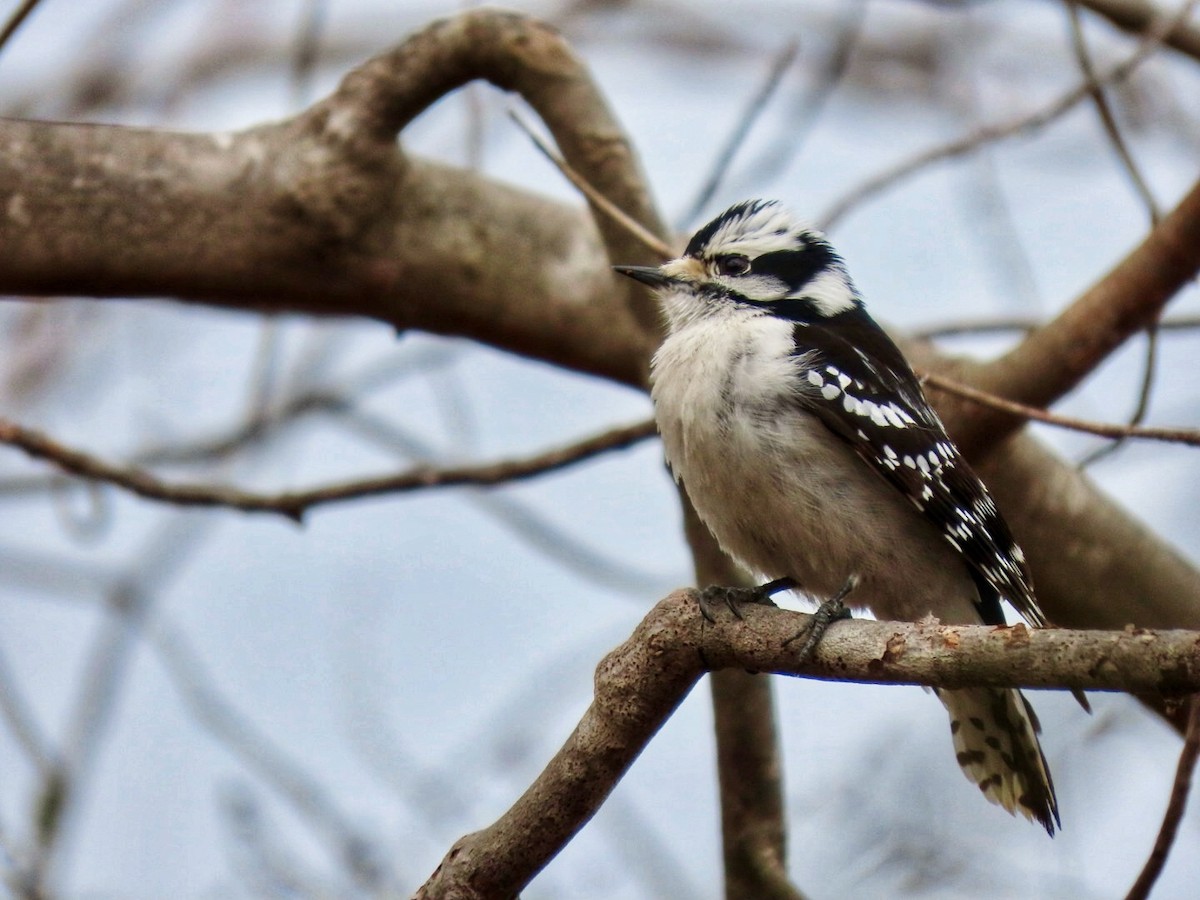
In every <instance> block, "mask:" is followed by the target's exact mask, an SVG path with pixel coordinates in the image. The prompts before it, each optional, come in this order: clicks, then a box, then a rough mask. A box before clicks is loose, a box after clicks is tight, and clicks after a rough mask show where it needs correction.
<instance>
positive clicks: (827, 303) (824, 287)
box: [786, 267, 858, 316]
mask: <svg viewBox="0 0 1200 900" xmlns="http://www.w3.org/2000/svg"><path fill="white" fill-rule="evenodd" d="M786 299H789V300H792V299H794V300H809V301H811V302H812V304H813V306H815V307H816V308H817V312H819V313H820V314H821V315H823V316H836V315H837V314H838V313H844V312H846V311H847V310H851V309H853V308H854V306H855V304H857V303H858V293H857V292H856V291H855V290H854V285H853V284H851V283H850V279H849V277H848V276H847V275H846V273H845V272H844V271H842V270H841V268H840V267H834V268H830V269H826V270H825V271H824V272H822V273H821V274H820V275H818V276H817V277H816V278H814V279H813V280H812V281H810V282H809V283H808V284H806V285H804V287H803V288H801V289H800V290H799V291H797V292H796V293H795V294H792V295H791V296H790V297H788V298H786Z"/></svg>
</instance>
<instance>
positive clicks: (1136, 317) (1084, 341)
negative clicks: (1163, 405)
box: [942, 182, 1200, 456]
mask: <svg viewBox="0 0 1200 900" xmlns="http://www.w3.org/2000/svg"><path fill="white" fill-rule="evenodd" d="M1197 272H1200V182H1197V183H1196V184H1195V185H1194V186H1193V187H1192V189H1191V191H1189V192H1188V194H1187V195H1186V196H1185V197H1184V198H1183V200H1181V201H1180V203H1179V205H1178V206H1176V207H1175V209H1174V210H1172V211H1171V212H1170V213H1169V214H1168V215H1167V216H1166V217H1165V218H1164V219H1163V220H1162V221H1161V222H1160V223H1159V224H1158V226H1157V227H1155V228H1154V229H1153V230H1151V232H1150V234H1149V235H1147V237H1146V239H1145V240H1144V241H1142V243H1141V244H1140V245H1139V246H1138V247H1136V248H1135V249H1134V250H1133V251H1131V252H1130V253H1129V255H1128V256H1126V257H1125V258H1124V259H1123V260H1121V262H1119V263H1118V264H1117V265H1116V266H1115V267H1114V268H1113V269H1112V270H1111V271H1110V272H1108V274H1106V275H1105V276H1104V277H1102V278H1101V279H1100V280H1099V281H1097V282H1096V283H1095V284H1094V285H1093V286H1092V287H1091V288H1089V289H1088V290H1087V291H1085V292H1084V293H1083V295H1082V296H1080V297H1079V298H1078V299H1076V300H1075V301H1074V302H1073V303H1071V305H1070V306H1068V307H1067V308H1066V309H1065V310H1063V312H1062V313H1060V314H1059V315H1058V317H1057V318H1055V319H1053V320H1052V321H1050V322H1048V323H1047V324H1045V325H1043V326H1041V327H1040V328H1037V329H1035V330H1034V331H1033V332H1031V333H1030V334H1029V335H1028V336H1027V337H1026V338H1025V339H1024V340H1022V341H1021V343H1020V344H1018V345H1017V346H1016V347H1014V348H1013V349H1012V350H1010V351H1009V352H1008V353H1006V354H1005V355H1004V356H1001V357H1000V358H999V359H996V360H994V361H993V362H990V363H986V364H974V365H969V364H960V366H959V370H958V371H957V372H948V373H947V374H950V375H951V377H953V378H955V379H956V380H958V381H961V382H965V383H967V384H969V385H971V386H973V387H975V388H977V389H978V390H981V391H983V392H984V393H987V394H994V395H996V396H998V397H1003V398H1005V399H1008V400H1013V401H1016V402H1018V403H1022V404H1024V405H1025V406H1031V407H1048V406H1050V405H1051V404H1052V403H1053V402H1054V401H1055V400H1057V399H1058V398H1059V397H1061V396H1063V395H1064V394H1066V393H1067V392H1069V391H1070V390H1072V389H1073V388H1074V387H1076V386H1077V385H1078V384H1079V383H1080V382H1081V381H1082V380H1083V379H1084V378H1085V377H1086V376H1087V375H1088V374H1090V373H1091V372H1092V370H1094V369H1095V368H1096V366H1097V365H1099V364H1100V363H1101V362H1102V361H1103V360H1104V359H1106V358H1107V357H1108V355H1109V354H1111V353H1112V352H1113V351H1114V350H1116V349H1117V348H1118V347H1120V346H1121V344H1123V343H1124V342H1125V341H1126V340H1128V339H1129V337H1130V336H1131V335H1134V334H1136V333H1137V332H1139V331H1141V330H1143V329H1145V328H1146V326H1147V325H1150V324H1151V323H1153V322H1154V320H1155V319H1156V318H1157V317H1158V316H1159V314H1160V313H1161V312H1162V309H1163V307H1164V306H1165V305H1166V304H1167V302H1168V301H1169V300H1170V299H1171V298H1172V297H1174V296H1175V295H1176V293H1178V292H1179V290H1180V289H1182V288H1183V287H1184V286H1185V285H1187V284H1188V283H1189V282H1190V281H1191V280H1192V279H1193V278H1195V277H1196V274H1197ZM946 368H947V367H945V366H943V367H942V369H943V371H945V369H946ZM964 412H965V411H962V410H959V411H958V412H957V415H962V417H963V419H964V426H965V427H963V428H962V429H959V430H955V431H954V437H955V440H956V441H958V442H959V445H960V446H961V447H962V449H963V450H964V451H965V452H966V453H967V455H968V456H970V455H971V454H972V453H978V452H980V451H981V450H982V449H983V448H984V447H989V446H995V445H996V444H997V443H998V442H999V441H1000V440H1002V439H1003V438H1004V437H1005V436H1006V435H1009V434H1011V433H1012V432H1013V431H1014V430H1015V429H1016V428H1018V427H1020V425H1021V423H1022V420H1021V419H1019V418H1016V417H1014V416H1013V415H1011V414H1010V413H1005V412H1000V411H998V410H990V411H989V410H981V409H979V408H976V409H974V410H972V411H970V412H965V414H964ZM950 415H951V417H952V418H953V417H954V416H955V414H950Z"/></svg>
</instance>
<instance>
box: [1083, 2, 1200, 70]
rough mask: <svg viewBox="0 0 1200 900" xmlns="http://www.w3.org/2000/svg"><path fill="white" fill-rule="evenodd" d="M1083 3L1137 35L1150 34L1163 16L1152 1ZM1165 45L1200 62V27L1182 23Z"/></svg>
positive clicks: (1173, 30) (1172, 32) (1165, 41)
mask: <svg viewBox="0 0 1200 900" xmlns="http://www.w3.org/2000/svg"><path fill="white" fill-rule="evenodd" d="M1079 3H1080V4H1081V5H1082V6H1086V7H1087V8H1088V9H1090V10H1091V11H1092V12H1094V13H1097V14H1099V15H1101V16H1104V18H1106V19H1108V20H1109V21H1110V22H1112V23H1113V24H1114V25H1116V26H1117V27H1118V28H1121V29H1124V30H1125V31H1130V32H1133V33H1134V34H1144V33H1145V32H1147V31H1149V30H1150V29H1151V28H1152V27H1153V26H1154V22H1155V20H1158V19H1161V18H1162V15H1163V13H1162V11H1161V9H1160V8H1159V7H1158V6H1156V5H1155V4H1153V3H1150V2H1148V0H1079ZM1163 43H1164V44H1166V45H1167V46H1168V47H1173V48H1174V49H1176V50H1178V51H1179V52H1180V53H1186V54H1187V55H1188V56H1191V57H1194V58H1196V59H1200V28H1197V27H1196V26H1195V25H1189V24H1187V23H1186V22H1180V23H1179V25H1178V26H1177V27H1176V28H1174V29H1172V30H1171V31H1170V32H1169V33H1168V34H1167V36H1166V37H1165V38H1164V39H1163Z"/></svg>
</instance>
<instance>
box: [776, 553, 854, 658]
mask: <svg viewBox="0 0 1200 900" xmlns="http://www.w3.org/2000/svg"><path fill="white" fill-rule="evenodd" d="M858 580H859V579H858V575H851V576H850V577H849V578H847V579H846V583H845V584H843V585H842V587H841V589H840V590H838V592H837V593H836V594H834V595H833V596H832V597H830V598H829V599H828V600H825V601H824V602H822V603H821V605H820V606H818V607H817V611H816V612H815V613H813V614H812V615H811V616H809V619H808V621H807V622H805V623H804V627H803V628H801V629H800V630H799V631H797V632H796V633H795V634H793V635H792V636H791V637H790V638H788V639H787V640H786V641H784V642H783V646H785V647H786V646H788V645H789V644H791V643H793V642H795V641H798V640H800V638H804V643H803V644H802V645H801V647H800V652H799V654H798V655H797V659H796V661H797V662H801V663H805V662H808V661H809V660H810V659H811V658H812V655H813V654H814V653H815V652H816V651H817V645H818V644H820V643H821V638H823V637H825V632H826V630H828V628H829V626H830V625H832V624H833V623H834V622H836V621H838V620H839V619H849V618H850V610H849V608H848V607H847V606H846V597H847V596H849V594H850V592H851V591H853V590H854V589H855V588H856V587H858Z"/></svg>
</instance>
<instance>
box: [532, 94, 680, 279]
mask: <svg viewBox="0 0 1200 900" xmlns="http://www.w3.org/2000/svg"><path fill="white" fill-rule="evenodd" d="M508 116H509V118H510V119H512V120H513V121H514V122H515V123H516V124H517V127H518V128H520V129H521V130H522V131H524V132H525V134H526V135H528V136H529V139H530V140H531V141H533V145H534V146H535V147H537V148H538V150H540V151H541V153H542V155H543V156H545V157H546V159H548V160H550V162H551V163H552V164H553V165H554V167H555V168H556V169H558V171H559V172H561V173H562V175H563V177H564V178H566V179H567V181H569V182H571V184H573V185H574V186H575V187H576V189H577V190H578V191H579V193H581V194H583V196H585V197H586V198H587V199H588V202H589V203H591V204H592V206H594V207H595V208H596V209H598V210H600V212H601V213H603V214H604V215H605V216H607V217H608V218H610V219H611V220H612V221H613V222H615V223H616V224H617V225H619V226H620V227H622V228H624V229H625V230H626V231H627V232H629V234H630V235H631V236H632V237H634V238H636V239H637V240H638V241H640V242H641V244H642V246H644V247H645V248H646V249H647V250H649V251H650V252H651V253H655V254H657V255H658V256H659V257H661V258H662V259H664V260H666V259H671V258H672V257H673V256H675V251H674V250H672V249H671V248H670V247H669V246H668V245H667V244H666V243H665V242H663V241H661V240H659V239H658V237H657V236H655V235H654V233H653V232H651V231H650V230H649V229H648V228H645V227H643V226H642V225H641V224H640V223H639V222H638V221H636V220H635V219H633V218H632V217H630V216H628V215H626V214H625V212H624V211H622V210H621V208H620V207H618V206H617V205H616V204H615V203H613V202H612V201H611V200H609V199H608V198H607V197H605V196H604V195H603V194H601V193H600V192H599V191H598V190H596V189H595V188H594V187H592V186H591V184H589V183H588V181H587V179H586V178H584V177H583V176H582V175H580V174H579V173H578V172H576V171H575V170H574V169H572V168H571V167H570V166H569V165H567V161H566V160H565V159H563V158H562V157H561V156H559V155H558V154H557V153H555V152H554V150H553V149H552V148H551V147H550V145H549V144H547V143H546V142H545V141H543V140H542V138H541V135H539V134H538V133H537V132H536V131H534V130H533V128H532V127H531V126H530V124H529V123H528V122H526V121H525V120H524V119H523V118H521V115H520V114H519V113H518V112H517V111H516V110H515V109H509V111H508Z"/></svg>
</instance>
